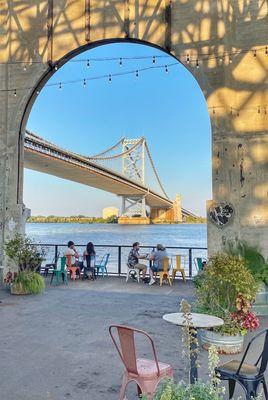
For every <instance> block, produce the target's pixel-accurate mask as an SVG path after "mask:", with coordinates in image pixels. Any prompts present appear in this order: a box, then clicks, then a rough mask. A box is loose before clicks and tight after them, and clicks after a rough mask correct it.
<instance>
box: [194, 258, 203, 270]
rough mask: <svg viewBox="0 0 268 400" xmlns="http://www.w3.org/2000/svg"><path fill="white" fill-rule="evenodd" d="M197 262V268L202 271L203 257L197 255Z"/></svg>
mask: <svg viewBox="0 0 268 400" xmlns="http://www.w3.org/2000/svg"><path fill="white" fill-rule="evenodd" d="M195 264H196V267H197V269H198V270H199V271H201V270H202V269H203V259H202V257H196V258H195Z"/></svg>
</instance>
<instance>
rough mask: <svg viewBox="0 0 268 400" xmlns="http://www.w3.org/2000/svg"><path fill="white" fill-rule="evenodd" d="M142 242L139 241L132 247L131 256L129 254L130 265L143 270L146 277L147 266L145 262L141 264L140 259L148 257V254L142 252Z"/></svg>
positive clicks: (143, 277) (143, 275)
mask: <svg viewBox="0 0 268 400" xmlns="http://www.w3.org/2000/svg"><path fill="white" fill-rule="evenodd" d="M139 250H140V244H139V242H135V243H133V246H132V249H131V250H130V253H129V256H128V265H129V266H130V267H133V268H136V269H138V270H140V271H142V279H143V280H144V279H145V274H146V270H147V266H146V265H145V264H141V263H140V262H139V260H141V259H145V258H147V256H148V254H143V255H142V254H140V253H139Z"/></svg>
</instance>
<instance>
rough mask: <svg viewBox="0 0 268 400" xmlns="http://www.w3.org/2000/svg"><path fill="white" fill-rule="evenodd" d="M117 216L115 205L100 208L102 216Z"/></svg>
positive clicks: (117, 211)
mask: <svg viewBox="0 0 268 400" xmlns="http://www.w3.org/2000/svg"><path fill="white" fill-rule="evenodd" d="M113 216H116V217H119V209H118V208H116V207H106V208H104V209H103V210H102V218H104V219H106V218H109V217H113Z"/></svg>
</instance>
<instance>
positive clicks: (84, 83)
mask: <svg viewBox="0 0 268 400" xmlns="http://www.w3.org/2000/svg"><path fill="white" fill-rule="evenodd" d="M83 86H84V88H85V87H86V86H87V81H86V79H85V78H84V80H83Z"/></svg>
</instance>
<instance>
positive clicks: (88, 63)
mask: <svg viewBox="0 0 268 400" xmlns="http://www.w3.org/2000/svg"><path fill="white" fill-rule="evenodd" d="M89 67H90V62H89V60H87V68H89Z"/></svg>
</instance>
